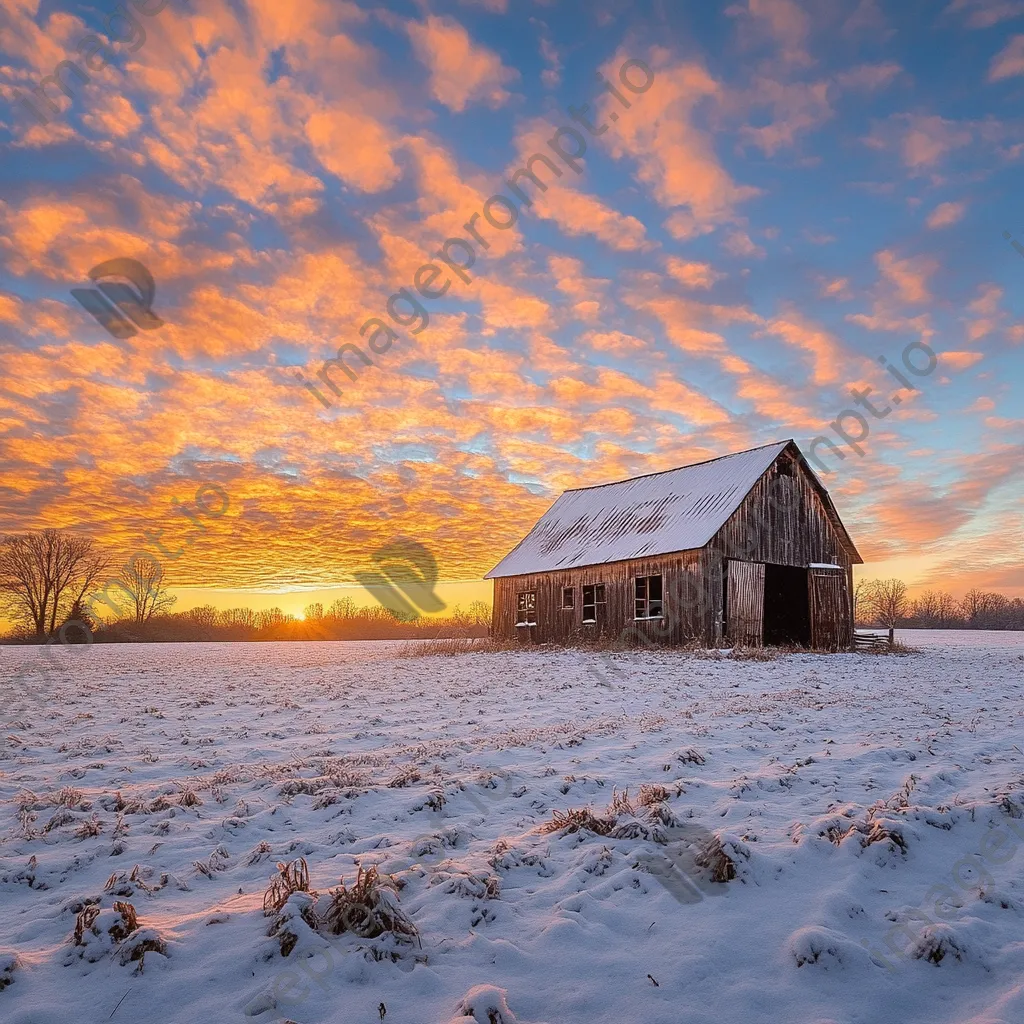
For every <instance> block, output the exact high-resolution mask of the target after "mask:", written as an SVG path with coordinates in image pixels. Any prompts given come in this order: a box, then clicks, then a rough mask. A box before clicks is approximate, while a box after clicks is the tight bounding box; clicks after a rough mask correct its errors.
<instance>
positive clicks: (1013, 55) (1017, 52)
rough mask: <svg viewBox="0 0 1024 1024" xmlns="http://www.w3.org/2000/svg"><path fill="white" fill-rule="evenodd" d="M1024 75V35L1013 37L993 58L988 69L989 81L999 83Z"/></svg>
mask: <svg viewBox="0 0 1024 1024" xmlns="http://www.w3.org/2000/svg"><path fill="white" fill-rule="evenodd" d="M1017 75H1024V35H1016V36H1013V37H1012V38H1011V39H1010V41H1009V42H1008V43H1007V44H1006V46H1004V47H1003V49H1002V50H1000V51H999V53H997V54H996V55H995V56H994V57H993V58H992V63H991V64H990V65H989V69H988V80H989V81H990V82H999V81H1002V80H1003V79H1004V78H1015V77H1016V76H1017Z"/></svg>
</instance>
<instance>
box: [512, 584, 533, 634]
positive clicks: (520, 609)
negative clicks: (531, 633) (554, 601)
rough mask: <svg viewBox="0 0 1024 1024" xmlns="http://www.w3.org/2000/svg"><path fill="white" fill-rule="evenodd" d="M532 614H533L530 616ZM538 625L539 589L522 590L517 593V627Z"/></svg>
mask: <svg viewBox="0 0 1024 1024" xmlns="http://www.w3.org/2000/svg"><path fill="white" fill-rule="evenodd" d="M530 616H533V617H532V618H530ZM536 625H537V591H536V590H520V591H519V592H518V593H517V594H516V629H519V627H520V626H536Z"/></svg>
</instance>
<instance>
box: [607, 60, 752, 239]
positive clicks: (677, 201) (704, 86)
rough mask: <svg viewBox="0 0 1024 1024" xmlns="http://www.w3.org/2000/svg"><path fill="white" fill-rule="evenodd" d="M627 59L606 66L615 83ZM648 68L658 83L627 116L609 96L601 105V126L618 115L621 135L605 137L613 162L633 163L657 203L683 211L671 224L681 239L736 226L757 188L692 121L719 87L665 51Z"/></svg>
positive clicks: (718, 94) (699, 70) (610, 133)
mask: <svg viewBox="0 0 1024 1024" xmlns="http://www.w3.org/2000/svg"><path fill="white" fill-rule="evenodd" d="M625 59H626V57H625V56H624V55H620V56H619V57H616V58H615V59H614V60H612V61H609V62H608V64H606V65H605V66H604V68H603V69H602V71H603V74H604V75H605V77H606V78H609V79H611V80H612V81H614V82H617V81H618V75H619V68H620V66H621V64H622V63H623V61H624V60H625ZM649 63H650V66H651V68H652V70H653V71H654V81H653V83H652V84H651V85H650V87H649V88H648V89H647V91H646V92H644V93H643V95H642V96H638V97H635V102H633V103H632V105H631V107H630V109H629V110H628V111H627V110H620V109H617V108H618V104H617V101H614V100H613V99H611V98H610V97H608V98H607V99H602V100H601V104H600V105H601V115H602V117H601V121H602V122H604V121H605V120H606V119H607V118H610V117H611V115H612V114H615V115H616V117H617V121H616V122H615V129H616V130H615V131H608V132H606V133H605V134H604V135H602V136H601V138H602V139H605V140H607V143H606V144H607V145H608V147H609V149H610V151H611V153H612V155H613V156H614V157H615V158H616V159H626V158H629V159H630V160H632V161H633V163H634V166H635V168H636V177H637V179H638V180H639V181H640V182H642V183H643V184H644V185H646V186H647V187H648V188H649V189H650V191H651V193H652V194H653V196H654V198H655V199H657V201H658V202H659V203H661V204H662V205H663V206H666V207H670V208H671V207H685V208H686V209H685V210H681V211H678V212H679V213H680V214H682V216H676V217H674V218H673V219H671V220H670V223H671V225H672V226H671V228H670V230H672V231H673V233H674V234H675V235H676V237H679V238H686V237H694V236H696V235H697V234H700V233H702V232H703V231H704V230H710V229H711V228H713V227H715V226H717V225H718V224H722V223H728V222H729V221H731V220H733V219H734V218H735V210H736V207H737V206H738V205H739V204H740V203H742V202H744V201H745V200H747V199H751V198H753V197H754V196H756V195H759V194H760V190H759V189H756V188H754V187H752V186H747V185H737V184H736V183H735V182H734V181H733V180H732V177H731V176H730V174H729V172H728V171H726V169H725V168H724V167H723V166H722V164H721V162H720V161H719V160H718V158H717V156H716V155H715V152H714V147H713V145H712V142H711V137H710V135H709V134H708V133H706V132H704V131H702V130H701V129H699V128H697V127H696V126H695V125H694V123H693V114H694V109H695V108H696V106H697V105H698V104H699V103H701V102H702V101H704V100H708V99H711V100H714V99H719V98H721V95H722V90H721V87H720V86H719V84H718V83H717V82H716V81H715V80H714V79H713V78H712V77H711V75H710V74H709V73H708V72H707V71H706V70H705V69H704V68H702V67H700V66H699V65H697V64H694V63H683V64H675V65H673V64H671V63H670V62H669V55H668V52H667V51H665V50H661V49H655V50H653V51H652V52H651V54H650V61H649ZM620 115H621V116H620Z"/></svg>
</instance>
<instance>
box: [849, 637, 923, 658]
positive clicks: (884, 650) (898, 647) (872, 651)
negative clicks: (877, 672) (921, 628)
mask: <svg viewBox="0 0 1024 1024" xmlns="http://www.w3.org/2000/svg"><path fill="white" fill-rule="evenodd" d="M854 653H855V654H867V655H871V656H874V657H884V656H886V655H888V654H901V655H906V654H921V653H922V652H921V648H920V647H911V646H910V644H905V643H904V642H903V641H902V640H894V641H893V642H892V645H891V646H890V645H889V644H888V643H882V644H878V645H877V646H876V645H874V644H872V645H870V646H857V645H854Z"/></svg>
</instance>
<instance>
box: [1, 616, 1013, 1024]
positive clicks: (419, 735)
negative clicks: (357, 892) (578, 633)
mask: <svg viewBox="0 0 1024 1024" xmlns="http://www.w3.org/2000/svg"><path fill="white" fill-rule="evenodd" d="M904 639H906V640H907V641H908V642H910V643H916V644H919V645H920V646H921V647H922V648H924V650H925V653H921V654H917V655H910V656H877V655H856V654H845V655H829V656H813V655H802V656H787V657H783V658H780V659H778V660H775V661H768V662H756V661H737V660H731V659H718V660H715V659H708V658H699V657H695V656H693V655H684V654H669V653H660V654H659V653H645V654H629V655H625V654H624V655H616V656H615V661H616V663H617V665H618V667H619V671H618V672H616V673H612V674H609V672H608V669H607V665H606V663H605V660H604V659H603V658H600V657H599V656H596V655H593V654H589V655H580V654H574V653H566V652H544V651H535V652H525V653H505V654H473V655H463V656H459V657H455V658H442V657H431V658H423V657H410V656H409V649H408V648H407V647H405V646H404V645H402V644H369V643H368V644H351V643H350V644H334V643H322V644H297V643H290V644H223V645H217V644H205V645H204V644H199V645H188V646H186V645H177V646H176V645H155V646H141V645H139V646H130V647H116V646H97V647H94V648H90V649H81V650H67V651H60V652H58V654H57V656H58V657H59V658H61V659H63V660H62V664H63V665H64V666H65V669H66V670H65V671H63V672H60V673H57V674H55V675H53V676H51V681H50V682H49V683H47V684H46V686H47V688H48V691H49V692H48V693H47V695H46V699H45V702H44V703H43V704H42V705H39V704H36V703H34V702H33V701H32V700H28V701H27V702H26V704H25V707H24V709H23V710H21V709H19V707H18V698H17V697H16V696H15V697H11V696H10V694H9V692H5V693H4V694H3V697H4V703H5V707H4V708H3V709H2V711H3V713H4V715H5V716H6V719H7V722H6V724H5V726H4V732H3V747H2V751H3V752H2V760H0V801H2V802H0V835H2V844H0V906H2V912H0V985H3V984H4V982H5V981H10V984H8V985H7V987H6V988H4V989H3V990H2V991H0V1019H2V1020H4V1021H6V1022H10V1024H30V1022H31V1024H58V1022H60V1024H64V1022H67V1021H75V1022H81V1024H91V1022H97V1024H99V1022H106V1021H110V1020H112V1021H114V1022H115V1024H116V1022H117V1021H123V1022H139V1024H148V1022H181V1024H193V1022H218V1024H222V1022H230V1021H238V1022H242V1024H244V1022H253V1024H270V1022H272V1021H273V1022H278V1021H283V1020H292V1021H297V1022H299V1024H326V1022H331V1024H374V1022H377V1024H379V1021H380V1019H381V1017H380V1013H381V1009H380V1007H381V1004H383V1008H384V1009H386V1018H385V1024H449V1022H453V1021H456V1022H460V1024H514V1022H518V1024H542V1022H543V1024H567V1022H581V1024H594V1022H609V1024H611V1022H614V1024H623V1022H629V1024H631V1022H643V1024H691V1022H692V1024H697V1022H700V1024H703V1022H709V1024H710V1022H716V1024H717V1022H722V1021H742V1022H744V1024H760V1022H764V1024H779V1022H786V1024H812V1022H813V1024H826V1022H828V1024H833V1022H834V1024H847V1022H850V1024H852V1022H863V1024H879V1022H896V1021H898V1022H901V1024H913V1022H922V1024H924V1022H928V1024H953V1022H957V1024H966V1022H971V1024H998V1022H1003V1024H1011V1022H1012V1024H1020V1022H1022V1021H1024V870H1022V869H1024V851H1019V852H1018V848H1019V845H1020V843H1021V840H1022V839H1024V753H1022V751H1021V745H1022V744H1024V740H1022V724H1024V722H1022V717H1024V692H1022V676H1024V634H992V633H989V634H965V633H943V634H930V635H929V634H923V633H920V632H914V633H907V634H905V636H904ZM40 657H41V654H40V652H39V651H37V650H31V649H14V648H7V649H4V650H2V651H0V671H2V672H3V674H4V678H5V679H8V680H9V678H10V676H11V673H12V670H13V669H16V668H17V667H18V666H19V665H24V664H26V663H27V661H28V660H30V659H33V658H40ZM595 666H600V673H599V674H595V673H594V672H593V669H594V668H595ZM602 679H606V680H607V681H608V682H610V684H611V685H605V684H604V683H602V681H601V680H602ZM7 689H8V690H9V686H8V688H7ZM12 718H13V720H12ZM641 787H643V788H641ZM613 789H614V790H616V791H617V795H621V794H622V793H623V792H624V791H626V790H628V792H629V802H630V803H631V804H632V807H628V806H626V803H625V802H623V801H622V800H621V799H618V800H617V806H616V809H615V812H614V813H610V812H608V811H607V809H608V807H609V804H611V803H612V800H613ZM587 806H590V807H591V808H592V810H593V811H594V812H595V814H596V815H597V816H598V817H599V818H600V817H607V818H608V821H607V824H606V825H605V826H602V827H603V828H604V830H606V831H608V830H610V834H609V835H597V834H594V833H593V832H589V831H576V832H567V833H565V832H562V831H543V830H542V826H543V825H544V823H546V822H550V821H551V819H552V814H553V812H554V811H555V810H560V811H565V810H566V809H568V808H583V807H587ZM695 855H696V859H695ZM297 858H305V861H306V863H307V865H308V870H309V882H310V886H311V888H312V889H314V890H317V891H318V892H319V893H320V898H319V900H318V901H317V902H316V903H315V904H314V902H313V897H311V896H304V895H303V894H301V893H299V894H295V895H293V896H291V898H290V899H289V900H288V901H287V902H286V903H285V904H284V906H283V908H282V910H281V912H280V913H279V914H278V915H276V916H274V915H272V916H270V917H265V916H264V913H263V899H264V892H265V890H266V889H267V887H268V885H269V882H270V876H271V875H272V874H276V873H277V871H276V868H275V863H276V862H278V861H281V862H291V861H294V860H296V859H297ZM702 864H703V866H702ZM357 866H362V867H363V868H364V869H368V868H369V867H371V866H377V867H378V868H379V870H380V872H381V873H390V874H393V876H394V879H395V883H396V885H397V886H398V887H399V888H398V890H397V891H396V892H393V893H391V891H390V890H382V892H383V895H381V896H380V899H381V901H382V902H381V907H384V908H391V909H392V911H393V912H394V913H396V914H397V915H398V919H399V920H408V921H409V922H411V923H412V925H413V926H414V927H415V930H416V932H417V933H418V938H416V939H410V938H409V937H405V938H404V939H403V937H402V936H400V935H399V936H395V935H394V934H392V933H390V932H387V931H385V932H384V933H383V934H381V935H379V936H376V937H369V936H364V937H361V936H360V935H359V934H357V933H356V931H353V928H352V927H350V928H348V929H347V930H345V931H342V932H341V933H340V934H333V933H332V932H331V931H330V930H329V929H328V927H327V925H326V921H325V917H326V914H327V910H328V906H329V904H330V901H331V895H330V892H329V890H331V889H332V888H334V887H336V886H337V885H338V883H339V879H340V878H342V877H343V878H344V880H345V883H346V885H351V883H352V882H353V880H354V878H355V875H356V871H357ZM713 870H718V871H719V872H720V874H721V875H728V874H734V875H735V877H733V878H732V879H731V880H729V881H723V882H715V881H713V880H712V876H711V872H712V871H713ZM389 893H390V894H389ZM115 902H116V903H119V904H121V905H126V904H130V905H131V906H132V907H133V908H134V911H135V913H136V915H137V918H138V922H137V927H136V926H135V922H134V921H132V920H130V914H129V913H128V911H127V910H125V911H124V913H123V914H122V910H123V909H124V907H123V906H119V907H118V908H117V909H115V907H114V904H115ZM90 907H95V908H98V913H97V910H93V909H90ZM395 907H397V911H394V908H395ZM362 920H365V919H362ZM388 920H390V918H389V919H388ZM349 921H350V923H351V919H349ZM275 923H276V925H277V928H278V930H277V934H276V935H274V936H269V935H268V930H269V929H270V928H271V927H272V926H273V925H274V924H275ZM311 923H312V924H313V925H317V927H312V926H311ZM76 924H77V925H78V934H79V942H78V943H77V944H76V943H75V941H74V933H75V931H76ZM111 927H113V929H114V934H113V936H112V935H111V933H110V929H111ZM353 927H356V925H353ZM375 930H376V929H375V928H367V927H364V926H360V927H358V928H357V931H363V932H368V931H375ZM292 945H293V948H291V949H290V954H289V955H288V956H287V957H284V956H282V953H281V950H282V948H283V946H292ZM147 949H148V951H147V952H144V953H143V951H144V950H147ZM160 949H163V950H164V952H163V953H161V952H160V951H159V950H160ZM132 956H135V957H136V958H137V959H131V957H132ZM140 967H141V968H142V969H141V971H140V970H139V968H140ZM499 990H504V994H503V993H502V992H501V991H499Z"/></svg>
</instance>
